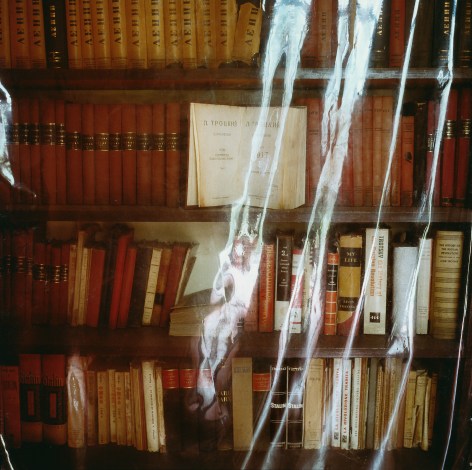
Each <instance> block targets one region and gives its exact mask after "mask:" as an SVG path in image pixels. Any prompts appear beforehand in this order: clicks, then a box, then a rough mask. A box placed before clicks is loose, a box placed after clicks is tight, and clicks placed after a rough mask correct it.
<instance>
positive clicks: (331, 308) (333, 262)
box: [323, 251, 339, 335]
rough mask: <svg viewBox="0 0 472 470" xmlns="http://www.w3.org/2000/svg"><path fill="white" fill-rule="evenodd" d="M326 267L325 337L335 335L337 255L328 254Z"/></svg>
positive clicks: (334, 253)
mask: <svg viewBox="0 0 472 470" xmlns="http://www.w3.org/2000/svg"><path fill="white" fill-rule="evenodd" d="M327 262H328V265H327V269H326V299H325V313H324V328H323V333H324V334H325V335H335V334H336V315H337V311H338V310H337V306H338V303H337V300H338V269H339V253H338V252H337V251H331V252H329V253H328V261H327Z"/></svg>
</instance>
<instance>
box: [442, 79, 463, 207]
mask: <svg viewBox="0 0 472 470" xmlns="http://www.w3.org/2000/svg"><path fill="white" fill-rule="evenodd" d="M458 96H459V95H458V92H457V90H456V89H454V88H453V89H451V92H450V94H449V101H448V103H447V109H446V122H445V123H444V137H443V148H442V158H441V205H442V206H452V205H453V204H454V176H455V160H456V123H457V105H458Z"/></svg>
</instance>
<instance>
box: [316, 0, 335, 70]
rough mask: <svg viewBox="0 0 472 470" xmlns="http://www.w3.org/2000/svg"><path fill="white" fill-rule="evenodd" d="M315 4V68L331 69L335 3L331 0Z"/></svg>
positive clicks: (323, 0)
mask: <svg viewBox="0 0 472 470" xmlns="http://www.w3.org/2000/svg"><path fill="white" fill-rule="evenodd" d="M314 3H315V10H316V13H315V21H316V31H315V34H316V35H317V38H316V50H315V67H324V68H326V67H331V65H332V62H333V53H334V54H335V52H334V50H335V49H336V47H334V50H333V45H334V44H332V40H333V37H336V34H333V32H332V27H333V23H334V24H336V21H337V2H332V1H331V0H319V1H317V2H314Z"/></svg>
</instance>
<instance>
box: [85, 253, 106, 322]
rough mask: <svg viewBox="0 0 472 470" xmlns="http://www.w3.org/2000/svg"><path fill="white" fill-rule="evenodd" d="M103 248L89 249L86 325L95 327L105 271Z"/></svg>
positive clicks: (98, 314)
mask: <svg viewBox="0 0 472 470" xmlns="http://www.w3.org/2000/svg"><path fill="white" fill-rule="evenodd" d="M105 253H106V252H105V248H103V247H101V246H98V245H97V246H93V247H92V249H91V261H90V276H89V287H88V297H87V308H86V312H87V313H86V321H85V323H86V325H87V326H91V327H97V326H98V321H99V316H100V304H101V298H102V287H103V273H104V269H105Z"/></svg>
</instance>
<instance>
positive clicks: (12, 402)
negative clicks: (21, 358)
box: [0, 365, 21, 448]
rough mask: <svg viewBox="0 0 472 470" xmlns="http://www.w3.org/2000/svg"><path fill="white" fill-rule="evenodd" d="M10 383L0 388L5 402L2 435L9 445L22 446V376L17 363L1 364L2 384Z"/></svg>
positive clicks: (0, 380) (0, 381)
mask: <svg viewBox="0 0 472 470" xmlns="http://www.w3.org/2000/svg"><path fill="white" fill-rule="evenodd" d="M2 383H3V384H8V385H9V386H8V387H6V386H3V387H1V388H0V394H1V396H0V398H1V399H2V402H3V410H4V420H3V432H2V436H5V441H6V444H7V446H10V447H15V448H18V447H20V446H21V414H20V409H21V408H20V377H19V368H18V366H15V365H0V384H2Z"/></svg>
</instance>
